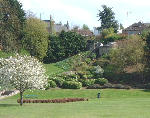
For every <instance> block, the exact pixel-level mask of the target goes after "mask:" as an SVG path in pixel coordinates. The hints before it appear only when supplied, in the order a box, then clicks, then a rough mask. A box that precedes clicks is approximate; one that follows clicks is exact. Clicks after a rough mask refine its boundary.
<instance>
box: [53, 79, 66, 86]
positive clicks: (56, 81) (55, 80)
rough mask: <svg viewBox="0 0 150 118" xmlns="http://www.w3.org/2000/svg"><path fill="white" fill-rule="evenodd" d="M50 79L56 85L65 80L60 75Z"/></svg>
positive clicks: (60, 84)
mask: <svg viewBox="0 0 150 118" xmlns="http://www.w3.org/2000/svg"><path fill="white" fill-rule="evenodd" d="M52 80H53V81H54V82H55V83H56V84H57V86H58V87H61V86H62V84H63V82H64V81H65V80H64V79H62V78H61V77H54V78H53V79H52Z"/></svg>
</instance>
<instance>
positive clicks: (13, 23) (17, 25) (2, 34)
mask: <svg viewBox="0 0 150 118" xmlns="http://www.w3.org/2000/svg"><path fill="white" fill-rule="evenodd" d="M24 23H25V12H24V10H23V9H22V5H21V3H19V2H18V1H17V0H0V26H1V27H0V39H1V40H0V43H1V45H2V47H3V50H4V51H9V52H10V51H17V50H18V49H19V46H20V45H19V44H20V40H21V39H22V37H23V25H24Z"/></svg>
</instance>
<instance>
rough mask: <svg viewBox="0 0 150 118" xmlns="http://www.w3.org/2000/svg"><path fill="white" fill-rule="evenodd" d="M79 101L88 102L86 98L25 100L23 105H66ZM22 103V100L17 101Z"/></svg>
mask: <svg viewBox="0 0 150 118" xmlns="http://www.w3.org/2000/svg"><path fill="white" fill-rule="evenodd" d="M77 101H88V99H86V98H63V99H52V100H51V99H48V100H33V99H24V100H23V103H66V102H77ZM17 102H18V103H20V99H18V100H17Z"/></svg>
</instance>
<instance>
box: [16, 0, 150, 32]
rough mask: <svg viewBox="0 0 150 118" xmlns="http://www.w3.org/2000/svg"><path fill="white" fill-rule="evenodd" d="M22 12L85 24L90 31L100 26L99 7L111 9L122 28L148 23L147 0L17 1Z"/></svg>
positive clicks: (148, 10)
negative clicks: (21, 7)
mask: <svg viewBox="0 0 150 118" xmlns="http://www.w3.org/2000/svg"><path fill="white" fill-rule="evenodd" d="M19 1H20V2H21V3H22V5H23V8H24V10H30V11H32V12H33V13H35V14H36V16H37V17H38V18H40V13H41V18H42V20H48V19H49V16H50V14H51V15H52V17H53V19H54V20H55V22H56V23H59V22H60V21H61V22H62V23H63V24H64V23H66V22H67V21H69V24H70V26H74V25H78V26H80V27H82V25H83V24H87V25H88V26H89V27H90V29H91V30H92V29H93V27H98V26H100V21H98V17H97V14H98V12H99V11H98V10H102V8H101V5H104V4H105V5H107V6H108V7H112V8H113V9H112V10H113V11H114V12H115V17H116V20H118V22H119V23H122V24H123V26H124V27H127V26H128V25H131V24H132V23H135V22H138V21H142V22H145V23H146V22H149V23H150V1H149V0H19Z"/></svg>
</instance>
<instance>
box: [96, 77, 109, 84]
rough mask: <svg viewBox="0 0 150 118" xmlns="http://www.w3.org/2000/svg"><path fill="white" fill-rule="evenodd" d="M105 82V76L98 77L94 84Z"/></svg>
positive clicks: (106, 81)
mask: <svg viewBox="0 0 150 118" xmlns="http://www.w3.org/2000/svg"><path fill="white" fill-rule="evenodd" d="M106 83H108V80H107V79H105V78H98V79H96V80H95V84H99V85H104V84H106Z"/></svg>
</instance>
